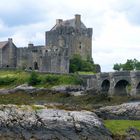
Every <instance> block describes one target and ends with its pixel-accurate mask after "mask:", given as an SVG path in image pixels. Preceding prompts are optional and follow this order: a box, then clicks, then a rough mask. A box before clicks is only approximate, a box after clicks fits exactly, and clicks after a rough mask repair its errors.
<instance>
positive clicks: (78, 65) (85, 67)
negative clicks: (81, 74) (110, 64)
mask: <svg viewBox="0 0 140 140" xmlns="http://www.w3.org/2000/svg"><path fill="white" fill-rule="evenodd" d="M76 71H86V72H88V71H93V72H95V64H94V62H93V61H92V60H91V59H90V60H83V59H82V58H81V56H80V55H74V56H73V58H72V59H70V72H71V73H74V72H76Z"/></svg>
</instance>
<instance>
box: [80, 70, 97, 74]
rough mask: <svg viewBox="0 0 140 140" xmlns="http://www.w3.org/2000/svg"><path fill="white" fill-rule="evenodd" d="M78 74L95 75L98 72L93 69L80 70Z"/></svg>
mask: <svg viewBox="0 0 140 140" xmlns="http://www.w3.org/2000/svg"><path fill="white" fill-rule="evenodd" d="M78 74H80V75H94V74H96V73H95V72H92V71H89V72H86V71H79V72H78Z"/></svg>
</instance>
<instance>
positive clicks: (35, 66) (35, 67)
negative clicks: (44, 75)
mask: <svg viewBox="0 0 140 140" xmlns="http://www.w3.org/2000/svg"><path fill="white" fill-rule="evenodd" d="M34 69H35V70H38V69H39V68H38V63H37V62H34Z"/></svg>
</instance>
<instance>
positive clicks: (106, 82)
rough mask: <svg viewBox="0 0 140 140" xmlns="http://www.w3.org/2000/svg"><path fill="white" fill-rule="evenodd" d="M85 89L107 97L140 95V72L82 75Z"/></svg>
mask: <svg viewBox="0 0 140 140" xmlns="http://www.w3.org/2000/svg"><path fill="white" fill-rule="evenodd" d="M82 78H84V79H85V84H86V87H87V89H95V90H97V91H100V92H102V93H108V94H109V95H133V96H135V95H140V71H121V72H110V73H98V74H95V75H82Z"/></svg>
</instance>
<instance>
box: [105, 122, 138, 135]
mask: <svg viewBox="0 0 140 140" xmlns="http://www.w3.org/2000/svg"><path fill="white" fill-rule="evenodd" d="M104 124H105V126H106V127H107V128H108V129H109V130H110V131H111V132H112V133H113V134H114V135H115V134H119V135H125V134H126V130H127V129H128V128H130V127H134V128H136V129H138V130H140V120H139V121H138V120H105V121H104Z"/></svg>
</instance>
